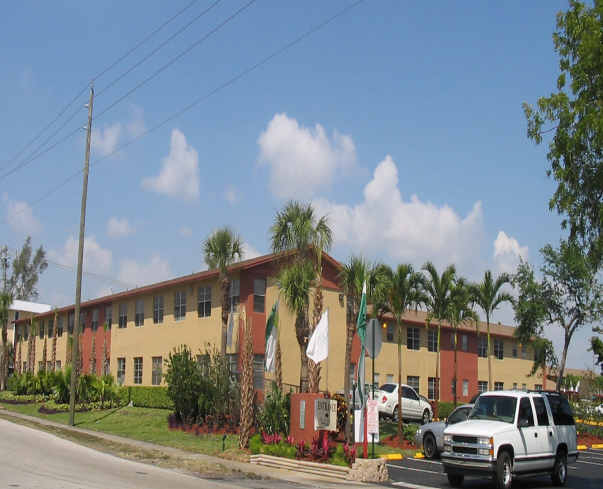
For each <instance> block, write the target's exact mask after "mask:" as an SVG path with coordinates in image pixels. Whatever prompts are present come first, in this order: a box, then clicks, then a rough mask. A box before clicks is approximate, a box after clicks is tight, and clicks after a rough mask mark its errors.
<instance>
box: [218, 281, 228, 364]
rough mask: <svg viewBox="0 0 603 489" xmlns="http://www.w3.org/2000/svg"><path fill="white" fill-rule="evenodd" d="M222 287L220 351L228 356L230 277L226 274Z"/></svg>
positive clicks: (221, 282)
mask: <svg viewBox="0 0 603 489" xmlns="http://www.w3.org/2000/svg"><path fill="white" fill-rule="evenodd" d="M220 286H221V288H222V342H221V344H220V353H221V354H222V356H226V342H227V341H228V313H229V312H230V294H229V293H230V279H229V278H228V276H227V275H224V276H223V277H222V278H221V279H220Z"/></svg>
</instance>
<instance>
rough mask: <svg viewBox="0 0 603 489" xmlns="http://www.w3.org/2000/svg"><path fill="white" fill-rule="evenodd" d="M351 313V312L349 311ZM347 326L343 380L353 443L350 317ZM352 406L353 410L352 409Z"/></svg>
mask: <svg viewBox="0 0 603 489" xmlns="http://www.w3.org/2000/svg"><path fill="white" fill-rule="evenodd" d="M348 312H349V311H348ZM347 319H348V320H347V324H346V335H345V366H344V369H343V371H344V376H345V377H344V379H343V395H344V397H345V400H346V406H348V412H347V413H346V417H345V437H346V441H347V442H348V444H349V443H352V411H353V409H354V406H351V404H350V401H351V400H350V397H349V396H350V391H351V387H352V386H351V385H350V370H351V366H352V341H353V339H354V332H355V331H354V327H355V324H354V323H353V322H351V321H350V320H349V319H350V318H349V317H348V318H347ZM350 406H351V408H350Z"/></svg>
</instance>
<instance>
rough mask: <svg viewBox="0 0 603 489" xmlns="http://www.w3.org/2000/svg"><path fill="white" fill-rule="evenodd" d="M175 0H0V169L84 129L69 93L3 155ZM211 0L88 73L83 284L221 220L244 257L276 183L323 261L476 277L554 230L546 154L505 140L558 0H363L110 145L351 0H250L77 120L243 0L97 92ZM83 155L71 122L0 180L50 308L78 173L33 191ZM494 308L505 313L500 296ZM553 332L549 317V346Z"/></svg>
mask: <svg viewBox="0 0 603 489" xmlns="http://www.w3.org/2000/svg"><path fill="white" fill-rule="evenodd" d="M189 3H190V0H178V1H173V2H161V1H154V0H148V1H145V2H116V1H115V2H114V1H103V2H97V3H95V4H91V3H89V2H76V1H63V2H28V3H25V2H20V3H19V2H17V3H13V4H11V5H8V6H6V7H5V15H4V23H3V24H4V25H3V27H2V29H0V63H1V64H2V68H3V69H2V71H3V76H2V77H1V78H0V90H2V93H3V94H4V96H3V97H2V98H1V102H0V121H1V123H2V127H3V131H2V132H1V133H0V142H1V143H2V144H1V147H2V150H1V154H0V174H3V173H4V172H5V171H7V170H8V169H10V168H12V167H14V166H15V165H16V164H18V163H19V162H20V161H22V160H23V159H24V158H26V156H27V155H28V152H31V151H32V150H34V149H35V148H36V145H37V144H39V143H40V142H42V141H44V139H45V138H46V137H47V136H49V135H51V134H52V132H53V130H55V129H56V128H58V127H59V126H60V124H61V122H62V121H63V120H65V119H66V117H67V116H68V115H71V114H72V113H73V114H74V118H73V120H72V121H71V122H69V123H68V124H66V126H65V128H64V129H63V130H62V132H60V133H59V134H58V135H57V137H56V139H58V138H60V137H61V136H62V135H66V134H69V132H70V131H72V130H75V128H77V127H79V126H84V124H85V120H86V110H85V109H84V107H83V105H84V104H85V103H86V94H83V95H82V96H81V97H80V98H78V100H77V102H76V103H75V104H74V105H73V107H71V108H70V109H69V110H68V111H67V112H66V114H65V117H63V118H62V119H61V120H60V121H59V123H58V124H55V125H54V126H52V128H51V129H50V130H49V131H48V132H47V133H45V134H44V135H43V136H42V137H41V138H40V139H39V140H38V141H37V142H36V143H35V144H34V145H32V146H31V147H30V148H29V149H28V151H26V152H25V153H23V155H21V158H17V159H16V160H14V159H13V157H14V156H15V154H17V152H18V151H19V150H20V149H21V148H22V147H23V146H24V145H25V144H26V143H27V142H28V141H29V140H30V139H31V138H32V137H33V136H34V135H36V134H37V132H38V131H39V130H40V129H41V128H43V127H44V126H45V125H46V123H48V122H49V121H51V120H52V119H53V118H54V117H55V115H56V114H57V113H58V112H59V110H60V109H61V108H62V107H64V105H65V104H66V103H67V102H69V101H70V100H71V99H72V98H73V97H74V95H75V94H77V93H78V91H80V90H81V89H82V88H83V87H85V86H86V84H87V83H88V82H89V80H90V79H91V78H92V77H94V76H95V75H96V74H97V73H99V72H101V71H102V70H103V69H104V68H105V67H107V66H109V65H111V63H112V62H113V61H114V60H116V59H117V58H119V57H120V56H121V55H122V54H124V53H125V52H126V51H128V50H129V49H130V48H131V47H133V46H135V45H136V44H137V43H138V42H139V41H140V40H142V39H144V38H145V37H146V36H147V34H149V33H150V32H152V31H153V30H154V29H155V28H157V27H158V26H159V25H161V24H162V23H163V22H164V21H165V20H167V19H168V18H170V17H171V16H172V15H174V14H175V13H176V12H178V11H179V10H180V9H182V8H184V7H185V6H186V5H188V4H189ZM213 3H214V2H212V1H209V0H198V1H197V2H194V3H193V4H192V6H190V7H189V8H188V9H186V10H185V11H184V12H183V13H182V14H181V15H180V16H179V17H177V18H176V19H175V20H173V21H172V22H171V23H169V24H168V25H167V26H165V27H164V28H163V29H162V30H161V31H160V32H159V33H158V34H157V35H155V36H154V37H152V39H150V40H149V41H148V42H146V43H144V44H143V45H142V46H141V47H140V48H139V49H137V50H136V51H134V52H133V53H132V54H131V55H130V56H128V57H127V58H126V59H124V60H123V61H122V62H121V63H119V64H118V65H117V66H115V67H114V68H113V69H111V70H110V71H108V72H107V73H105V74H103V75H102V76H100V77H99V78H98V79H96V80H95V88H96V92H97V97H96V99H95V104H94V113H95V115H96V116H97V117H98V118H97V119H95V121H94V123H93V127H94V137H93V148H92V166H91V172H90V184H89V193H88V214H87V222H86V235H87V243H86V246H87V248H86V249H87V252H86V253H87V254H86V265H85V268H86V270H87V271H88V272H90V274H88V275H85V277H84V296H85V297H86V298H90V297H95V296H98V295H99V294H103V293H109V292H110V291H111V290H113V291H117V290H120V289H122V288H124V287H126V286H127V285H128V284H130V285H141V284H143V283H147V282H149V281H155V280H160V279H163V278H167V277H170V276H177V275H181V274H185V273H190V272H193V271H197V270H199V269H201V268H203V266H204V265H203V263H202V258H201V252H200V249H201V242H202V240H203V239H204V238H205V237H206V236H207V235H208V234H209V233H211V231H212V230H214V229H215V228H217V227H218V226H221V225H224V224H228V225H230V226H232V227H233V228H234V229H235V230H237V231H238V232H239V233H240V234H241V236H242V237H243V239H244V241H245V242H246V248H247V251H248V255H249V256H252V255H253V254H257V253H264V252H268V228H269V226H270V223H271V221H272V218H273V216H274V214H275V212H276V210H277V209H279V208H280V207H281V206H282V204H283V202H284V201H286V200H287V199H288V198H291V197H294V198H299V199H303V200H311V201H312V202H314V203H315V206H316V208H317V210H318V211H319V212H320V213H325V214H328V215H329V218H330V220H331V223H332V226H333V228H334V230H335V247H334V249H333V250H332V254H333V255H334V256H335V257H336V258H338V259H340V260H345V259H346V258H347V257H348V256H349V255H350V254H351V253H360V254H364V255H365V256H367V257H369V258H371V259H375V260H377V259H378V260H382V261H385V262H387V263H390V264H396V263H399V262H403V261H404V262H411V263H413V264H414V265H416V266H417V267H420V266H421V265H422V264H423V263H424V262H425V261H426V260H432V261H434V262H435V263H436V264H437V265H438V266H439V267H440V268H441V267H443V266H445V265H447V264H449V263H452V262H454V263H456V264H457V267H458V269H459V271H460V272H461V273H462V274H464V275H466V276H467V277H469V278H471V279H477V278H478V277H479V276H480V275H482V274H483V271H484V270H485V269H486V268H491V269H493V270H496V271H502V270H512V269H513V267H514V266H515V264H516V262H517V260H518V257H519V256H520V255H521V256H524V257H525V258H528V259H529V260H530V261H532V262H533V263H535V264H536V265H539V263H540V259H539V254H538V250H539V249H540V248H541V247H542V246H543V245H544V244H546V243H549V242H552V243H556V242H557V241H558V240H559V238H560V237H561V230H560V226H559V223H560V218H559V217H558V216H557V215H555V214H554V213H551V212H549V211H548V199H549V198H550V195H551V194H552V192H553V190H554V184H553V182H551V181H550V180H549V179H548V178H547V177H546V174H545V170H546V167H547V162H546V158H545V154H546V151H545V148H543V147H535V146H534V145H533V144H532V143H531V142H530V141H528V140H527V138H526V134H525V133H526V124H525V119H524V116H523V112H522V110H521V103H522V102H524V101H528V102H534V101H535V100H536V99H537V97H538V96H540V95H544V94H548V93H550V92H551V91H552V90H553V89H554V84H555V79H556V76H557V72H558V68H557V67H558V61H557V57H556V55H555V53H554V52H553V45H552V39H551V34H552V31H553V28H554V24H555V14H556V12H558V11H559V10H561V9H565V8H567V5H566V2H562V1H547V2H529V3H526V2H519V1H516V2H505V3H504V4H502V3H501V4H491V3H486V2H464V3H462V4H449V3H444V2H441V3H437V2H435V3H430V4H425V3H424V2H400V1H394V0H384V1H379V2H377V1H368V0H367V1H365V2H363V3H361V4H360V5H358V6H357V7H355V8H354V9H352V10H351V11H349V12H347V13H346V14H345V15H343V16H341V17H340V18H338V19H336V20H335V21H334V22H332V23H331V24H329V25H327V26H326V27H325V28H324V29H322V30H320V31H318V32H315V33H314V34H312V35H311V36H310V37H308V38H307V39H305V40H303V41H302V42H301V43H299V44H297V45H295V46H294V47H292V48H291V49H290V50H288V51H286V52H285V53H283V54H281V55H280V56H277V57H275V58H273V59H271V60H270V61H269V62H268V63H266V64H265V65H263V66H262V67H260V68H259V69H257V70H255V71H253V72H251V73H250V74H248V75H247V76H244V77H242V78H241V79H239V80H238V81H237V82H236V83H234V84H232V85H229V86H227V87H226V88H224V89H222V90H220V91H218V92H216V93H215V94H213V95H210V96H208V97H207V98H206V99H205V100H204V101H203V102H202V103H200V104H198V105H197V106H196V107H194V108H193V109H192V110H189V111H188V112H186V113H184V114H182V115H181V116H179V117H176V118H175V119H173V120H172V121H170V122H169V123H167V124H165V125H164V126H162V127H161V128H159V129H157V130H156V131H153V132H152V133H150V134H148V135H146V136H144V137H141V138H140V139H139V140H137V141H136V142H135V143H134V144H132V145H129V146H127V147H125V148H124V149H119V148H120V146H121V145H123V144H125V143H127V142H128V141H129V140H131V139H132V138H134V137H137V136H139V135H141V134H144V131H146V130H148V129H150V128H153V127H154V126H155V125H156V124H158V123H159V122H161V121H163V120H164V119H166V118H167V117H169V116H170V115H172V114H174V113H176V112H177V111H178V110H180V109H181V108H183V107H185V106H187V105H188V104H189V103H191V102H192V101H193V100H195V99H197V98H199V97H203V96H204V95H206V94H210V93H211V92H212V91H213V90H214V89H216V88H217V87H220V86H221V85H222V84H224V83H225V82H227V81H228V80H230V79H231V78H232V77H234V76H235V75H237V74H238V73H240V72H241V71H243V70H245V69H246V68H248V67H250V66H252V65H254V64H255V63H256V62H258V61H260V60H261V59H263V58H264V57H265V56H267V55H269V54H270V53H272V52H273V51H275V50H277V49H278V48H280V47H282V46H283V45H285V44H286V43H288V42H289V41H291V40H293V39H295V38H296V37H297V36H298V35H300V34H302V33H303V32H305V31H307V30H308V29H309V28H311V27H312V26H314V25H316V24H319V23H320V22H322V21H323V20H324V19H326V18H328V17H330V16H331V15H333V14H334V13H336V12H337V11H339V10H341V9H343V8H344V7H345V6H346V5H349V4H350V3H351V2H350V1H344V0H332V1H330V2H321V1H308V2H278V1H276V0H258V1H257V2H255V3H252V4H251V5H249V6H247V7H246V8H244V10H242V11H241V12H240V13H239V14H238V15H237V16H236V17H235V18H234V19H232V21H230V22H228V23H227V24H225V25H224V26H223V27H222V28H221V29H219V30H218V31H217V32H215V33H214V34H212V35H210V37H208V38H207V39H206V40H205V41H204V42H202V43H200V44H199V45H198V46H196V47H195V48H194V49H192V50H191V51H190V52H189V53H187V54H186V55H185V56H183V57H182V58H181V59H179V60H178V61H176V62H175V63H174V64H172V65H171V66H169V67H168V68H167V69H165V70H164V71H162V72H161V73H160V74H159V75H158V76H157V77H155V78H154V79H152V80H151V81H149V82H148V83H146V84H145V85H144V86H142V87H141V88H139V89H138V90H136V91H134V92H133V93H132V94H131V95H129V96H128V97H127V98H125V99H124V100H123V101H121V102H120V103H118V104H117V105H116V106H115V107H114V108H112V109H111V110H108V111H107V112H106V113H105V114H103V115H102V116H100V117H99V116H98V115H99V114H101V113H102V112H103V111H104V109H105V108H107V107H108V106H109V105H111V104H112V103H113V102H114V101H115V100H117V99H118V98H119V97H121V96H122V95H123V94H125V93H126V92H128V91H129V90H130V89H131V88H133V87H134V86H136V85H137V84H138V83H139V82H141V81H142V80H144V79H145V78H147V77H148V76H149V75H151V74H152V73H154V72H155V71H156V70H158V69H159V68H161V67H162V66H163V65H165V64H166V63H167V62H169V61H170V60H171V59H173V58H174V57H175V56H177V55H178V53H180V52H182V51H183V50H185V49H186V48H187V47H188V46H189V45H191V44H192V43H194V42H195V41H197V40H198V39H201V38H202V37H203V36H205V35H206V33H208V32H210V31H211V30H212V29H214V28H215V27H216V26H217V25H219V24H220V23H222V22H223V21H224V19H226V18H228V17H229V16H230V15H232V14H233V13H234V12H236V11H237V10H239V9H240V8H243V7H245V6H246V5H247V2H246V1H243V0H232V1H231V0H223V1H221V2H217V4H216V5H215V6H213V7H212V8H211V9H210V10H209V11H208V12H207V13H206V14H205V15H203V16H200V17H199V19H198V20H196V21H195V22H193V23H192V24H191V25H190V27H188V28H187V29H185V30H184V31H183V32H182V34H181V35H178V36H176V37H175V38H174V39H173V40H172V41H170V42H168V43H167V44H166V45H165V46H164V47H163V48H161V49H159V50H158V51H157V53H155V54H154V55H153V56H151V57H150V58H149V59H148V61H146V62H144V63H142V64H140V66H138V67H137V68H135V69H133V70H132V71H131V72H130V73H128V74H127V75H126V76H124V77H123V78H122V79H120V80H119V81H118V82H117V83H115V84H114V85H113V86H111V87H110V88H108V89H107V90H106V91H105V90H104V87H106V86H107V85H108V84H109V83H111V82H112V81H113V80H114V79H116V78H117V77H118V76H120V75H121V74H122V73H124V72H125V71H126V70H128V69H129V68H130V67H132V66H133V65H134V64H135V63H136V62H137V61H138V60H140V59H142V58H143V57H144V56H145V55H146V54H147V53H150V52H151V51H152V50H154V49H155V48H156V47H158V46H159V45H160V44H161V43H162V42H163V41H164V40H166V39H167V38H168V37H169V36H170V35H172V34H173V33H174V32H176V31H177V30H178V29H179V28H180V27H182V26H184V25H185V24H187V23H188V22H190V21H191V20H192V19H193V18H195V17H196V16H198V15H199V14H200V13H201V12H202V11H203V10H205V9H207V8H208V7H210V6H212V5H213ZM53 141H54V139H53ZM114 151H116V152H115V153H114V154H111V153H113V152H114ZM83 155H84V131H83V130H82V131H80V133H79V134H77V135H76V136H75V137H72V138H70V139H68V140H66V141H65V142H64V143H62V144H60V145H58V146H57V147H56V148H54V149H53V150H51V151H48V152H47V153H45V154H44V155H42V156H41V157H39V158H37V159H35V160H34V161H32V162H31V163H30V164H28V165H26V166H25V167H24V168H22V169H21V170H20V171H18V172H15V173H14V174H12V175H10V176H8V177H5V178H0V182H1V189H0V193H1V197H0V213H1V215H0V233H1V236H2V241H3V242H6V244H8V245H9V247H11V248H13V249H14V248H16V247H17V246H19V245H20V244H21V243H22V241H23V239H24V237H25V236H26V235H27V234H31V235H32V236H33V240H34V244H36V245H38V244H43V245H44V247H45V248H46V249H47V250H48V252H49V257H50V259H51V264H50V267H49V269H48V271H47V272H46V273H45V275H44V277H43V279H42V282H41V287H40V300H41V301H44V302H49V303H52V304H57V305H58V304H63V303H71V302H73V296H74V293H73V290H74V287H73V284H74V277H75V272H74V271H73V270H71V269H69V268H66V267H73V266H74V264H75V249H76V247H77V241H76V240H77V231H78V226H79V202H80V200H79V199H80V192H81V178H80V177H78V178H75V179H73V180H72V181H70V182H69V183H68V184H66V185H65V186H63V187H62V188H60V189H59V190H58V191H56V192H55V193H54V194H52V195H50V196H49V197H47V198H44V199H43V200H41V201H40V202H39V203H38V204H36V205H34V202H36V201H38V200H39V199H40V198H41V197H43V196H44V195H45V194H46V193H47V192H48V191H50V190H51V189H54V188H56V186H57V185H59V184H60V183H61V182H62V181H64V179H65V178H67V177H68V176H69V175H71V174H73V173H74V172H76V171H77V170H78V169H80V168H81V166H82V164H83ZM107 155H109V156H107ZM103 157H104V159H102V160H101V161H98V162H95V160H98V159H99V158H103ZM92 273H95V274H97V275H102V276H103V277H112V278H103V277H99V276H97V275H92ZM497 319H498V320H501V321H503V322H507V323H508V322H511V321H512V312H511V311H510V310H509V309H508V308H506V309H503V310H501V311H500V313H499V314H498V317H497ZM560 331H561V330H558V331H555V332H551V337H552V338H553V339H554V340H555V341H556V343H557V344H559V339H560V337H561V336H560ZM589 333H590V328H585V329H584V331H583V332H582V333H580V334H579V337H578V338H577V339H576V341H575V343H574V345H573V347H572V350H571V352H570V362H569V363H570V366H574V367H584V366H587V365H590V355H587V356H585V355H584V350H585V348H586V342H587V338H588V336H589ZM585 362H586V363H585Z"/></svg>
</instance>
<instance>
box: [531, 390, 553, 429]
mask: <svg viewBox="0 0 603 489" xmlns="http://www.w3.org/2000/svg"><path fill="white" fill-rule="evenodd" d="M532 400H533V401H534V408H535V409H536V419H537V420H538V425H539V426H548V425H549V424H550V423H549V415H548V414H547V412H546V406H545V405H544V399H543V398H542V397H533V398H532Z"/></svg>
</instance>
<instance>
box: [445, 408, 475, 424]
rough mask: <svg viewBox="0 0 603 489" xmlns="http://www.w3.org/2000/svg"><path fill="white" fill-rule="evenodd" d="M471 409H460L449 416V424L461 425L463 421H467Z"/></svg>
mask: <svg viewBox="0 0 603 489" xmlns="http://www.w3.org/2000/svg"><path fill="white" fill-rule="evenodd" d="M470 410H471V409H469V408H458V409H456V410H455V411H453V412H452V414H451V415H450V416H448V424H455V423H460V422H461V421H467V416H469V411H470Z"/></svg>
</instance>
